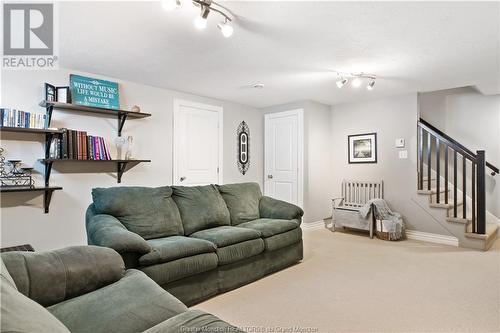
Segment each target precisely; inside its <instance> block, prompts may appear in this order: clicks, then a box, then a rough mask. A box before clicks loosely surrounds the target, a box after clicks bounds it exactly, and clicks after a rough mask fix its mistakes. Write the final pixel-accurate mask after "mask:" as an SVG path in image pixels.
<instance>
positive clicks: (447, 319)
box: [195, 229, 500, 332]
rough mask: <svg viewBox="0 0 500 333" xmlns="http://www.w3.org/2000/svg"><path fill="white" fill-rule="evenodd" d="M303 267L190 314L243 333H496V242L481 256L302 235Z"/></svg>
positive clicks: (499, 266) (499, 249) (499, 254)
mask: <svg viewBox="0 0 500 333" xmlns="http://www.w3.org/2000/svg"><path fill="white" fill-rule="evenodd" d="M304 244H305V258H304V260H303V261H302V263H300V264H298V265H295V266H293V267H290V268H288V269H285V270H283V271H280V272H278V273H275V274H273V275H271V276H268V277H265V278H263V279H261V280H259V281H257V282H254V283H251V284H249V285H247V286H244V287H241V288H239V289H237V290H234V291H231V292H228V293H225V294H223V295H219V296H216V297H214V298H212V299H210V300H208V301H206V302H203V303H201V304H198V305H196V306H195V308H198V309H202V310H205V311H208V312H210V313H213V314H215V315H217V316H220V317H221V318H223V319H225V320H227V321H229V322H230V323H233V324H234V325H237V326H242V327H244V328H246V329H247V330H248V331H249V332H315V331H316V332H417V331H418V332H467V331H469V332H470V331H474V332H500V241H497V242H496V244H494V245H493V247H492V249H490V250H489V251H488V252H479V251H473V250H466V249H461V248H456V247H450V246H444V245H443V246H441V245H435V244H427V243H422V242H417V241H403V242H384V241H380V240H377V239H373V240H371V239H369V238H368V237H363V236H357V235H352V234H346V233H339V232H337V233H332V232H330V231H328V230H326V229H318V230H308V231H305V232H304Z"/></svg>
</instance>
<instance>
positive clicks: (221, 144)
mask: <svg viewBox="0 0 500 333" xmlns="http://www.w3.org/2000/svg"><path fill="white" fill-rule="evenodd" d="M181 106H187V107H191V108H196V109H202V110H209V111H213V112H217V113H218V116H219V137H218V140H219V159H218V163H219V173H218V184H222V181H223V179H224V177H223V167H222V166H223V161H224V158H223V152H224V142H223V134H224V126H223V120H224V113H223V112H224V109H223V107H222V106H216V105H210V104H204V103H198V102H192V101H188V100H185V99H179V98H174V112H173V117H174V119H173V127H174V128H173V137H172V144H173V160H172V164H173V168H172V177H173V178H172V184H173V185H182V184H181V183H180V182H179V168H178V164H177V159H178V157H179V151H178V147H177V138H179V136H178V132H179V124H178V123H177V122H178V120H179V116H178V115H179V113H180V112H181Z"/></svg>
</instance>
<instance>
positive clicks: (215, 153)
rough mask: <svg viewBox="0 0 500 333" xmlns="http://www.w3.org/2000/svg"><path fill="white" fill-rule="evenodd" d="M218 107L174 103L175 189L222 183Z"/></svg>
mask: <svg viewBox="0 0 500 333" xmlns="http://www.w3.org/2000/svg"><path fill="white" fill-rule="evenodd" d="M222 128H223V127H222V107H218V106H212V105H206V104H201V103H194V102H189V101H184V100H178V99H176V100H174V136H173V137H174V165H173V183H174V184H175V185H206V184H221V183H222Z"/></svg>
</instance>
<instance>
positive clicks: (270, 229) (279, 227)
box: [238, 219, 299, 237]
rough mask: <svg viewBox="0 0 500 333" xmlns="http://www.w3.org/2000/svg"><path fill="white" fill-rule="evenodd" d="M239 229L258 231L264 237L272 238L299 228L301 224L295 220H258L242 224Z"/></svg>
mask: <svg viewBox="0 0 500 333" xmlns="http://www.w3.org/2000/svg"><path fill="white" fill-rule="evenodd" d="M238 227H241V228H249V229H253V230H257V231H259V232H260V233H261V234H262V237H271V236H274V235H278V234H282V233H284V232H287V231H290V230H293V229H295V228H298V227H299V224H298V223H297V221H295V220H276V219H257V220H253V221H250V222H245V223H242V224H240V225H238Z"/></svg>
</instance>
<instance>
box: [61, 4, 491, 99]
mask: <svg viewBox="0 0 500 333" xmlns="http://www.w3.org/2000/svg"><path fill="white" fill-rule="evenodd" d="M183 4H184V6H183V8H182V9H180V10H177V11H174V12H165V11H163V10H162V8H161V5H160V2H159V1H148V2H91V3H89V2H65V3H60V8H59V10H60V15H59V17H60V60H61V66H63V67H67V68H72V69H78V70H82V71H88V72H93V73H99V74H102V75H107V76H111V77H116V78H120V79H125V80H130V81H135V82H139V83H144V84H148V85H154V86H158V87H164V88H170V89H175V90H180V91H185V92H190V93H194V94H198V95H203V96H208V97H213V98H218V99H224V100H229V101H234V102H238V103H242V104H246V105H251V106H254V107H265V106H270V105H275V104H282V103H286V102H291V101H297V100H305V99H310V100H315V101H318V102H323V103H327V104H337V103H343V102H349V101H358V100H367V99H371V98H379V97H382V96H388V95H394V94H399V93H406V92H415V91H431V90H439V89H446V88H453V87H460V86H468V85H472V86H477V87H478V88H479V89H480V90H481V91H483V92H484V93H488V94H493V93H500V83H499V76H500V65H499V59H500V47H499V44H500V25H499V24H500V23H499V21H500V3H499V2H489V3H487V2H483V3H477V2H476V3H474V2H456V3H454V2H441V3H432V2H419V3H415V2H414V3H405V2H380V3H374V2H313V1H308V2H224V3H223V4H224V5H225V6H227V7H228V8H230V9H231V10H232V11H233V12H234V13H235V14H236V15H237V16H238V17H237V19H236V21H235V29H234V30H235V31H234V35H233V36H232V37H231V38H229V39H225V38H223V37H222V36H221V34H220V32H219V31H218V29H217V27H216V26H215V25H216V23H217V22H218V21H219V17H218V16H217V15H214V14H211V15H210V16H209V25H208V27H207V29H206V30H204V31H198V30H196V29H195V28H194V27H193V22H192V21H193V18H194V17H195V16H196V15H197V13H198V12H197V9H196V8H195V7H194V6H193V5H192V4H191V3H190V2H189V1H187V0H184V1H183ZM331 70H339V71H344V72H361V71H363V72H367V73H373V74H376V75H377V76H379V79H378V80H377V84H376V86H375V89H374V90H373V91H371V92H370V91H367V90H366V89H365V88H364V86H362V87H360V88H358V89H353V88H351V87H344V88H343V89H338V88H337V87H336V85H335V79H336V76H335V74H333V73H332V72H331ZM257 82H262V83H264V84H265V88H264V89H260V90H257V89H253V88H250V86H251V85H252V84H253V83H257Z"/></svg>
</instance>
